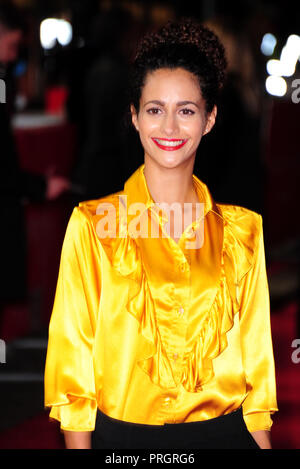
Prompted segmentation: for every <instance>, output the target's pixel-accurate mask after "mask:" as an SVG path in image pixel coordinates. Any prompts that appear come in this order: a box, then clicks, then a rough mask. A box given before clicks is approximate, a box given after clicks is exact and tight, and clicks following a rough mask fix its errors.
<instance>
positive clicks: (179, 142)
mask: <svg viewBox="0 0 300 469" xmlns="http://www.w3.org/2000/svg"><path fill="white" fill-rule="evenodd" d="M155 141H156V142H158V143H159V144H160V145H163V146H164V147H178V145H181V144H182V143H183V142H184V140H177V141H176V142H168V141H167V140H160V139H158V138H156V139H155Z"/></svg>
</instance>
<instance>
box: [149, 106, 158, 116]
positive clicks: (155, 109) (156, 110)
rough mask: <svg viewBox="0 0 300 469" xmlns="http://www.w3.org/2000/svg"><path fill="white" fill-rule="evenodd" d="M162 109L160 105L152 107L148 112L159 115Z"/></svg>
mask: <svg viewBox="0 0 300 469" xmlns="http://www.w3.org/2000/svg"><path fill="white" fill-rule="evenodd" d="M160 111H161V110H160V109H159V108H158V107H152V108H150V109H147V113H148V114H154V115H157V114H159V113H160Z"/></svg>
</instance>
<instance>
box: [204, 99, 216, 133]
mask: <svg viewBox="0 0 300 469" xmlns="http://www.w3.org/2000/svg"><path fill="white" fill-rule="evenodd" d="M217 113H218V109H217V106H216V105H214V107H213V109H212V111H211V112H210V113H209V114H208V116H207V121H206V126H205V130H204V132H203V135H205V134H208V133H209V132H210V131H211V129H212V128H213V126H214V125H215V122H216V117H217Z"/></svg>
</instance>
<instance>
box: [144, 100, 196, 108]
mask: <svg viewBox="0 0 300 469" xmlns="http://www.w3.org/2000/svg"><path fill="white" fill-rule="evenodd" d="M151 103H152V104H158V105H159V106H165V103H164V102H163V101H159V100H157V99H154V100H152V101H148V102H147V103H146V104H145V106H147V104H151ZM187 104H193V105H194V106H196V107H199V105H198V104H197V103H195V102H194V101H178V103H176V106H186V105H187Z"/></svg>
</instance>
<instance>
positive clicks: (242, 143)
mask: <svg viewBox="0 0 300 469" xmlns="http://www.w3.org/2000/svg"><path fill="white" fill-rule="evenodd" d="M205 24H206V25H207V27H208V28H210V29H211V30H212V31H214V32H215V33H216V34H217V35H218V37H220V39H221V41H222V43H223V44H224V47H225V51H226V57H227V60H228V74H227V80H226V83H225V86H224V89H223V92H222V96H221V99H220V112H219V115H218V121H217V122H216V126H215V129H214V130H213V132H211V134H210V135H209V136H208V138H207V139H206V140H205V142H204V144H203V147H202V149H201V152H202V153H201V154H202V159H201V163H200V159H198V161H197V160H196V167H195V172H196V174H197V173H198V172H199V171H201V174H202V177H203V178H204V180H205V181H206V182H207V183H208V184H209V185H210V187H211V188H212V190H213V192H214V194H215V197H216V199H217V200H222V201H224V202H226V203H232V204H237V205H241V206H244V207H247V208H249V209H251V210H254V211H256V212H258V213H260V214H263V176H264V172H263V171H264V168H263V164H262V154H261V116H262V109H263V105H262V103H263V100H262V93H261V88H260V84H259V80H258V74H257V70H256V66H255V62H254V57H253V53H252V50H251V47H250V44H249V41H248V39H247V35H246V34H245V32H244V30H245V29H246V24H245V21H242V20H241V24H238V25H237V24H236V22H233V21H232V20H230V19H227V18H225V17H224V18H223V17H220V18H213V19H210V20H208V21H206V23H205ZM211 153H212V154H214V155H215V158H216V159H217V166H218V171H216V166H215V163H216V161H215V160H212V159H211V158H209V155H210V154H211ZM198 164H201V168H200V167H199V166H198Z"/></svg>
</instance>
